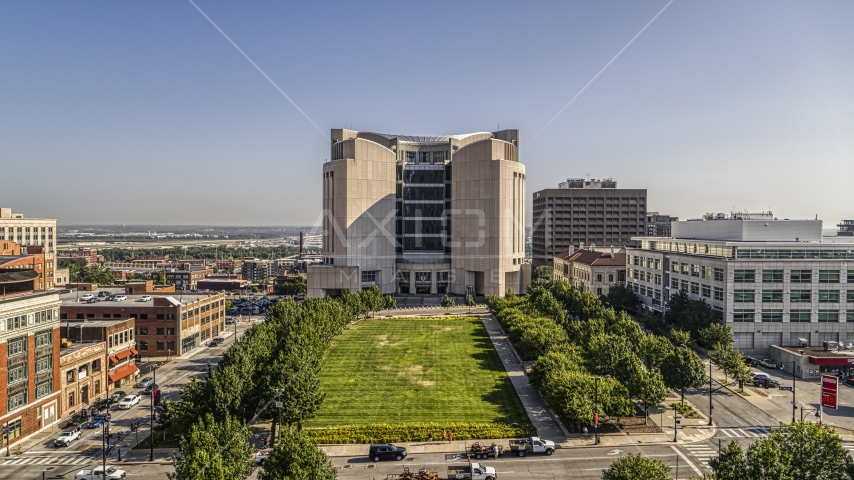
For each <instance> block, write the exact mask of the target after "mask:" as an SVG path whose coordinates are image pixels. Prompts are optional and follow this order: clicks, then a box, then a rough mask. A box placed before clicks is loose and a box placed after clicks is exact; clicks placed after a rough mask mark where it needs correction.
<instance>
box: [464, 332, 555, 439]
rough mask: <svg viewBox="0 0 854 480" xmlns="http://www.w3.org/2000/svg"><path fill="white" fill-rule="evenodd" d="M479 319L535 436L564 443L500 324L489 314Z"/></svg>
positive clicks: (550, 414) (553, 419)
mask: <svg viewBox="0 0 854 480" xmlns="http://www.w3.org/2000/svg"><path fill="white" fill-rule="evenodd" d="M481 319H482V320H483V326H484V327H486V331H487V332H488V333H489V338H490V339H491V340H492V344H493V345H494V346H495V351H496V352H498V356H499V358H501V363H503V364H504V369H505V370H507V375H509V376H510V381H511V382H512V383H513V388H515V389H516V394H518V395H519V400H521V401H522V406H523V407H525V411H526V412H527V413H528V418H530V419H531V424H533V425H534V428H536V429H537V435H538V436H540V437H542V438H545V439H547V440H552V441H554V442H555V443H563V442H565V441H566V439H567V437H566V434H564V432H563V429H562V428H561V426H560V424H559V422H558V420H557V419H556V418H555V417H554V415H552V412H551V411H550V410H549V407H547V406H546V402H544V401H543V398H542V397H541V396H540V393H539V392H538V391H537V390H536V389H535V388H534V387H533V386H532V385H531V383H530V382H529V381H528V375H527V373H526V372H525V367H524V366H523V365H522V362H521V361H520V360H519V357H518V356H517V355H516V351H515V350H514V349H513V345H511V344H510V340H509V339H508V338H507V335H505V333H504V330H503V329H502V328H501V325H499V324H498V321H497V320H495V318H493V317H492V316H491V315H484V316H482V317H481Z"/></svg>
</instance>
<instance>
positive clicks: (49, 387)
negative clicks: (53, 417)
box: [36, 379, 53, 398]
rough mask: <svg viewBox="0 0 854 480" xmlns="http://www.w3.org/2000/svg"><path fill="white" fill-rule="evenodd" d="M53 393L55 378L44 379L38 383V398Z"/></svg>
mask: <svg viewBox="0 0 854 480" xmlns="http://www.w3.org/2000/svg"><path fill="white" fill-rule="evenodd" d="M51 393H53V380H52V379H51V380H47V381H44V382H42V383H40V384H38V385H36V398H42V397H44V396H46V395H50V394H51Z"/></svg>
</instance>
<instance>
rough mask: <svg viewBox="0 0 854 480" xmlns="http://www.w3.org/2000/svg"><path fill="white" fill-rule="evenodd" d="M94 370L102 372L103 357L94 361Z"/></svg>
mask: <svg viewBox="0 0 854 480" xmlns="http://www.w3.org/2000/svg"><path fill="white" fill-rule="evenodd" d="M92 371H93V372H100V371H101V359H98V360H93V361H92Z"/></svg>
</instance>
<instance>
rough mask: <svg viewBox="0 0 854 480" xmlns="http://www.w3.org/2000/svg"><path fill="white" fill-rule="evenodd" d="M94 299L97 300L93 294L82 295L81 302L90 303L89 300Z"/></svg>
mask: <svg viewBox="0 0 854 480" xmlns="http://www.w3.org/2000/svg"><path fill="white" fill-rule="evenodd" d="M93 298H95V295H92V294H91V293H85V294H83V295H80V301H82V302H88V301H89V300H92V299H93Z"/></svg>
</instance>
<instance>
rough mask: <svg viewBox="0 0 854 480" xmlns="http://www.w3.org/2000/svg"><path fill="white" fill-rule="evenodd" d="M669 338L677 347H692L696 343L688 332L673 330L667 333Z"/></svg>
mask: <svg viewBox="0 0 854 480" xmlns="http://www.w3.org/2000/svg"><path fill="white" fill-rule="evenodd" d="M667 337H668V338H670V341H671V342H673V345H675V346H677V347H678V346H683V347H690V346H691V345H692V344H693V343H694V341H693V340H692V339H691V332H686V331H685V330H679V329H676V328H671V329H670V332H668V333H667Z"/></svg>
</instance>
